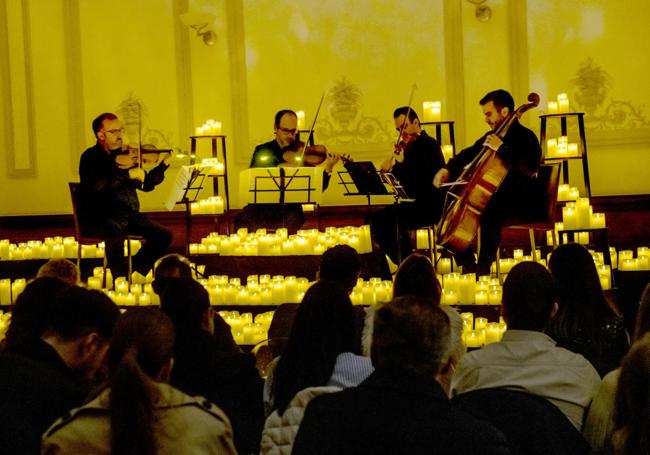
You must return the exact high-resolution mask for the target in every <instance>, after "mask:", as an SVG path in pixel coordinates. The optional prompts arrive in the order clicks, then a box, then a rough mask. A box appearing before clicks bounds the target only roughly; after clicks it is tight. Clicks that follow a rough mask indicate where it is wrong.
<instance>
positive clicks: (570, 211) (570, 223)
mask: <svg viewBox="0 0 650 455" xmlns="http://www.w3.org/2000/svg"><path fill="white" fill-rule="evenodd" d="M562 224H563V225H564V229H566V230H573V229H577V227H578V217H577V214H576V209H575V208H574V207H562Z"/></svg>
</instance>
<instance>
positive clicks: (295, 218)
mask: <svg viewBox="0 0 650 455" xmlns="http://www.w3.org/2000/svg"><path fill="white" fill-rule="evenodd" d="M273 133H274V134H275V139H273V140H271V141H269V142H266V143H264V144H260V145H258V146H257V147H255V150H254V151H253V156H252V158H251V164H250V167H277V166H280V165H283V164H287V165H288V166H302V163H293V161H287V156H288V155H292V158H293V156H294V155H296V154H299V153H300V151H301V150H299V149H301V148H302V147H301V146H302V145H303V144H302V143H300V144H298V142H299V141H298V116H297V115H296V113H295V112H294V111H292V110H289V109H283V110H281V111H278V112H277V113H276V114H275V121H274V123H273ZM339 159H340V158H339V156H338V155H336V154H332V153H327V154H326V157H325V160H324V162H323V163H322V167H323V170H324V175H323V190H324V189H326V188H327V186H328V184H329V180H330V176H331V174H332V169H333V168H334V165H335V164H336V163H337V162H338V161H339ZM304 222H305V216H304V214H303V211H302V205H301V204H284V205H283V206H280V204H249V205H247V206H246V207H244V209H243V210H242V211H241V212H240V213H239V214H238V215H237V216H236V217H235V228H236V229H238V228H240V227H246V228H248V229H250V230H256V229H258V228H269V229H277V228H280V227H286V228H287V230H288V231H289V232H295V231H297V230H298V229H300V227H301V226H302V225H303V223H304Z"/></svg>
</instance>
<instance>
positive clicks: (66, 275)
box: [36, 258, 80, 285]
mask: <svg viewBox="0 0 650 455" xmlns="http://www.w3.org/2000/svg"><path fill="white" fill-rule="evenodd" d="M42 277H51V278H58V279H60V280H63V281H65V282H67V283H69V284H72V285H76V284H79V280H80V273H79V267H77V265H76V264H75V263H74V262H72V261H69V260H68V259H63V258H61V259H50V260H49V261H47V262H46V263H45V264H43V265H42V266H41V267H40V268H39V269H38V273H37V274H36V278H42Z"/></svg>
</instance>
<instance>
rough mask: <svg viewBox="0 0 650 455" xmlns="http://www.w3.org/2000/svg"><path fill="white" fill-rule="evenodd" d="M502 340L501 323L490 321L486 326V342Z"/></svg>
mask: <svg viewBox="0 0 650 455" xmlns="http://www.w3.org/2000/svg"><path fill="white" fill-rule="evenodd" d="M499 341H501V329H500V328H499V323H497V322H490V323H488V324H487V326H486V327H485V344H490V343H497V342H499Z"/></svg>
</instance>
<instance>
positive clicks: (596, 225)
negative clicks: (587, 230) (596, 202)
mask: <svg viewBox="0 0 650 455" xmlns="http://www.w3.org/2000/svg"><path fill="white" fill-rule="evenodd" d="M589 225H590V227H591V229H605V214H604V213H592V214H591V221H590V223H589Z"/></svg>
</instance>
